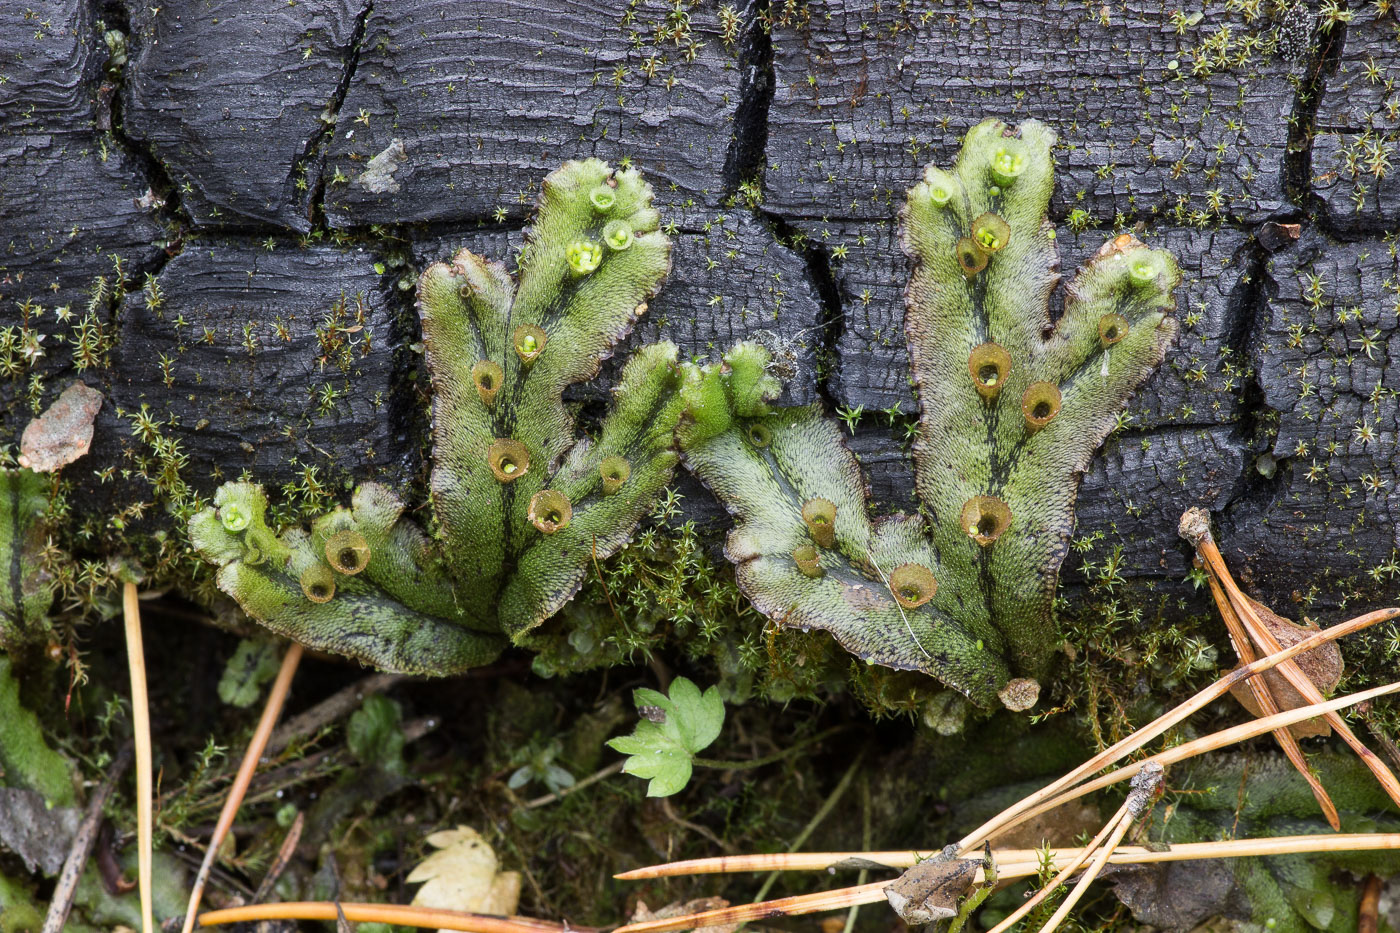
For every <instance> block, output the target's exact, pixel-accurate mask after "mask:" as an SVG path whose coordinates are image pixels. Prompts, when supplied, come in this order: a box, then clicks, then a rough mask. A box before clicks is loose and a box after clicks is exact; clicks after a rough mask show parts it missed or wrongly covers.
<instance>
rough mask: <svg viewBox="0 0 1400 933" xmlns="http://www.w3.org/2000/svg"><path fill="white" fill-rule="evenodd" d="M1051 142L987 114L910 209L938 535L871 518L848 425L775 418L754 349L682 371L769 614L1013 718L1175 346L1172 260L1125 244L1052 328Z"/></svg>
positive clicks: (912, 299) (757, 593)
mask: <svg viewBox="0 0 1400 933" xmlns="http://www.w3.org/2000/svg"><path fill="white" fill-rule="evenodd" d="M1053 142H1054V136H1053V134H1052V133H1051V132H1050V130H1049V129H1048V128H1046V127H1045V126H1043V125H1042V124H1040V123H1037V122H1035V121H1029V122H1027V123H1024V124H1022V125H1021V126H1020V127H1019V128H1012V127H1009V126H1007V125H1005V124H1003V123H1001V122H999V121H996V120H988V121H985V122H983V123H981V124H979V125H978V126H976V127H974V128H973V129H972V130H971V131H970V132H969V133H968V135H967V138H966V140H965V141H964V144H963V148H962V152H961V153H960V155H959V157H958V160H957V163H956V164H955V165H954V166H953V167H952V169H951V170H944V169H940V168H937V167H934V166H930V167H929V168H928V169H927V170H926V171H925V173H924V178H923V180H922V181H921V182H920V183H919V184H917V185H915V186H914V187H913V188H912V189H911V190H910V191H909V193H908V198H907V201H906V204H905V207H904V209H903V211H902V212H901V221H902V227H903V243H904V247H905V250H906V252H907V253H908V254H909V255H910V257H911V258H912V259H913V261H914V270H913V274H912V279H911V282H910V285H909V289H908V291H907V308H906V315H905V328H906V331H907V334H908V338H909V339H908V343H909V353H910V364H911V370H912V373H913V376H914V380H915V382H916V383H917V385H918V388H919V403H920V416H919V427H918V433H917V436H916V440H915V443H914V459H915V476H916V484H917V491H918V494H919V498H920V500H921V501H922V503H923V507H924V510H925V511H926V514H927V519H926V520H925V519H924V518H920V517H910V516H905V515H893V516H889V517H885V518H880V519H876V520H873V521H872V520H871V519H870V518H869V517H868V514H867V508H866V497H865V486H864V480H863V478H862V476H861V474H860V470H859V467H858V465H857V464H856V462H855V458H854V457H853V456H852V455H851V454H850V453H849V451H847V450H846V448H845V447H844V444H843V441H842V437H841V432H840V431H839V430H838V429H837V428H836V426H835V424H834V423H833V422H831V421H829V420H827V419H825V418H823V417H822V416H821V413H820V411H818V410H817V409H816V408H814V407H812V408H788V409H777V410H772V409H769V407H768V405H767V402H768V401H769V400H771V399H772V398H774V397H776V391H775V389H776V387H775V386H773V385H770V384H765V383H764V380H763V377H762V376H761V374H762V373H763V371H764V366H765V365H766V363H767V357H766V353H765V352H764V351H763V350H762V349H761V348H759V347H757V346H754V345H741V346H740V347H738V348H736V349H735V350H734V351H732V352H731V353H730V355H729V356H727V357H726V361H725V365H724V366H722V367H709V368H707V369H705V370H703V371H699V372H698V373H692V374H690V375H688V376H687V390H688V391H690V392H691V394H692V396H693V397H694V398H696V399H697V403H698V404H700V405H701V407H702V413H701V414H700V415H697V416H696V418H695V420H694V422H693V423H692V424H690V425H686V426H683V427H682V431H681V433H680V435H679V436H680V439H681V442H682V449H683V452H684V456H685V460H686V463H687V465H688V466H689V467H690V468H691V469H692V470H693V471H694V472H695V473H696V474H697V475H698V476H699V477H700V478H701V479H702V480H703V481H704V482H705V483H706V484H707V485H708V486H709V487H710V488H711V489H712V490H713V491H714V492H715V494H716V495H718V496H719V498H720V499H721V500H723V501H724V502H725V504H726V505H727V506H728V507H729V510H730V511H731V512H732V513H733V514H734V515H735V517H736V527H735V529H734V531H733V532H732V533H731V534H730V536H729V541H728V544H727V546H726V553H727V554H728V556H729V558H730V559H731V560H732V561H733V562H734V563H735V565H736V568H737V569H736V572H737V576H738V581H739V585H740V587H741V588H742V589H743V590H744V592H745V593H746V594H747V595H748V596H749V598H750V599H751V600H752V601H753V602H754V605H755V606H756V607H758V608H759V610H760V611H762V612H764V613H765V614H766V615H768V616H769V617H771V618H772V619H774V620H775V621H777V622H778V623H779V624H781V625H788V626H793V627H796V628H801V629H811V628H819V629H825V630H827V631H830V632H831V633H832V634H834V635H835V636H836V637H837V639H838V640H840V641H841V643H842V644H843V645H845V646H846V647H847V648H848V649H849V650H851V651H852V652H853V653H855V654H857V655H859V656H861V657H863V658H865V659H867V660H868V661H870V662H872V663H880V664H886V665H889V666H891V667H897V668H912V669H917V670H922V671H925V672H927V673H929V674H932V675H933V676H935V677H938V678H939V679H940V680H942V681H943V682H944V683H946V684H948V685H949V686H951V687H954V688H956V689H957V690H959V691H961V692H963V693H964V694H966V695H967V696H969V697H970V698H971V699H972V700H974V701H975V702H977V703H979V704H982V705H990V704H992V703H994V702H996V701H997V700H998V699H1000V701H1001V702H1002V703H1004V704H1005V705H1007V706H1010V707H1012V708H1014V709H1024V708H1028V707H1029V706H1030V705H1033V704H1034V702H1035V700H1036V695H1037V692H1038V686H1037V683H1036V678H1039V677H1042V676H1043V675H1044V673H1045V669H1046V666H1047V665H1048V662H1049V659H1050V655H1051V652H1052V650H1053V646H1054V645H1055V644H1056V641H1057V637H1056V632H1055V622H1054V619H1053V615H1052V601H1053V595H1054V588H1055V581H1056V577H1057V574H1058V571H1059V566H1060V563H1061V561H1062V560H1063V558H1064V554H1065V551H1066V548H1067V544H1068V537H1069V532H1070V529H1071V526H1072V523H1073V505H1074V497H1075V494H1076V492H1077V491H1078V486H1079V480H1080V477H1081V475H1082V473H1083V471H1084V469H1085V468H1086V467H1087V466H1088V464H1089V460H1090V458H1091V457H1092V456H1093V453H1094V451H1095V450H1096V449H1097V448H1098V446H1099V444H1100V443H1102V441H1103V439H1104V437H1106V436H1107V434H1108V432H1109V431H1110V430H1111V429H1112V427H1113V425H1114V423H1115V421H1116V416H1117V414H1118V412H1119V411H1120V410H1121V409H1122V408H1123V407H1124V405H1125V404H1126V403H1127V401H1128V399H1129V398H1130V397H1131V396H1132V394H1133V393H1134V391H1135V390H1136V389H1137V388H1138V386H1140V385H1141V384H1142V383H1143V382H1144V381H1145V380H1146V379H1147V378H1148V376H1150V375H1151V373H1152V372H1153V371H1154V370H1155V368H1156V367H1157V366H1158V365H1159V364H1160V363H1161V361H1162V358H1163V356H1164V355H1165V353H1166V349H1167V346H1168V345H1169V344H1170V343H1171V341H1172V339H1173V337H1174V336H1175V334H1176V321H1175V319H1174V318H1172V317H1171V316H1170V312H1171V311H1172V310H1173V308H1174V302H1173V299H1172V291H1173V289H1174V288H1175V286H1176V284H1177V280H1178V274H1177V270H1176V264H1175V262H1174V261H1173V260H1172V258H1171V256H1170V255H1168V254H1166V253H1164V252H1161V251H1157V250H1151V249H1148V248H1147V247H1145V246H1143V245H1142V244H1141V243H1139V242H1138V241H1137V240H1136V239H1134V238H1132V237H1130V236H1122V237H1117V238H1115V239H1114V240H1112V241H1110V242H1109V243H1107V244H1105V245H1104V247H1103V248H1102V249H1101V250H1099V252H1098V253H1097V254H1096V255H1095V256H1094V257H1093V258H1092V259H1091V260H1090V261H1089V262H1088V263H1087V264H1086V265H1085V266H1084V267H1083V268H1082V269H1081V270H1080V271H1079V273H1078V274H1077V275H1076V277H1075V279H1074V281H1073V283H1072V284H1071V286H1070V288H1069V290H1068V291H1067V294H1066V302H1065V313H1064V315H1063V316H1062V317H1061V318H1060V320H1059V321H1058V322H1057V323H1056V324H1055V325H1054V326H1053V327H1052V326H1051V321H1050V318H1049V313H1048V305H1049V298H1050V292H1051V289H1052V288H1053V287H1054V286H1055V284H1056V282H1057V280H1058V276H1057V275H1056V269H1057V267H1058V256H1057V251H1056V247H1055V242H1054V231H1053V228H1052V227H1051V226H1050V224H1049V223H1047V222H1046V219H1045V213H1046V207H1047V205H1048V203H1049V198H1050V193H1051V189H1052V187H1053V162H1052V159H1051V156H1050V148H1051V145H1052V143H1053ZM756 389H757V391H755V390H756ZM704 406H708V408H706V407H704Z"/></svg>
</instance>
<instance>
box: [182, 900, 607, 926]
mask: <svg viewBox="0 0 1400 933" xmlns="http://www.w3.org/2000/svg"><path fill="white" fill-rule="evenodd" d="M337 910H340V911H343V912H344V914H345V918H346V919H347V920H350V921H352V922H354V923H391V924H397V925H399V926H411V927H430V928H436V929H441V930H465V931H467V933H597V929H598V928H597V927H580V926H573V925H565V924H562V923H550V922H549V921H547V920H535V919H533V918H530V917H497V916H493V915H491V914H473V913H468V912H467V911H465V910H441V909H438V908H431V907H408V906H403V905H399V904H349V903H345V902H337V901H289V902H287V903H284V904H249V905H247V906H246V907H230V908H227V909H225V910H211V911H209V912H208V913H205V914H202V915H201V916H200V918H199V925H200V926H204V927H212V926H218V925H219V924H223V923H247V922H249V921H253V920H335V919H336V912H337Z"/></svg>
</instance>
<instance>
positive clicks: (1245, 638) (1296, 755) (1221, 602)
mask: <svg viewBox="0 0 1400 933" xmlns="http://www.w3.org/2000/svg"><path fill="white" fill-rule="evenodd" d="M1206 580H1207V582H1209V584H1210V593H1211V596H1212V597H1213V598H1214V599H1215V605H1216V606H1217V607H1218V608H1219V609H1220V617H1221V618H1222V619H1224V620H1225V629H1226V631H1228V632H1229V633H1230V641H1231V643H1232V644H1233V645H1234V646H1235V654H1237V655H1239V658H1240V661H1242V662H1243V663H1245V664H1249V663H1251V662H1253V661H1254V660H1256V656H1255V654H1254V646H1253V645H1252V644H1250V640H1249V635H1248V633H1247V631H1246V629H1245V625H1244V622H1242V621H1241V620H1240V618H1239V615H1238V614H1237V613H1236V612H1235V607H1234V604H1233V603H1231V602H1230V600H1229V598H1228V597H1227V596H1226V595H1225V593H1224V592H1223V591H1222V590H1221V588H1220V583H1219V581H1217V580H1216V579H1215V575H1214V574H1207V575H1206ZM1246 683H1247V684H1248V685H1249V692H1250V693H1251V694H1252V695H1253V696H1254V702H1256V703H1258V704H1259V711H1260V712H1261V713H1263V714H1264V715H1265V716H1272V715H1273V714H1274V713H1277V712H1279V705H1278V703H1277V702H1276V701H1275V700H1274V695H1273V693H1272V692H1270V690H1269V685H1268V682H1267V681H1266V680H1265V679H1264V678H1263V677H1251V678H1250V679H1249V680H1247V681H1246ZM1319 696H1320V694H1319ZM1274 741H1276V742H1278V744H1279V748H1281V749H1283V754H1284V755H1285V756H1286V757H1287V758H1288V761H1289V763H1290V764H1292V765H1293V768H1294V770H1295V771H1297V772H1298V773H1299V774H1301V775H1302V776H1303V780H1305V781H1307V782H1308V787H1309V788H1310V789H1311V790H1312V793H1313V797H1314V798H1315V799H1316V800H1317V805H1318V806H1319V807H1321V808H1322V815H1323V816H1325V817H1326V818H1327V825H1329V826H1331V827H1332V832H1334V833H1336V832H1341V830H1342V818H1341V815H1340V814H1338V813H1337V805H1336V804H1334V803H1333V802H1332V797H1331V795H1329V794H1328V793H1327V788H1325V787H1323V786H1322V779H1321V778H1319V777H1318V776H1317V775H1316V774H1314V773H1313V770H1312V768H1311V767H1309V766H1308V759H1307V757H1306V756H1304V755H1303V749H1302V747H1301V746H1299V745H1298V740H1297V739H1296V738H1295V737H1294V735H1293V733H1292V731H1291V730H1289V729H1279V730H1278V731H1276V732H1275V733H1274Z"/></svg>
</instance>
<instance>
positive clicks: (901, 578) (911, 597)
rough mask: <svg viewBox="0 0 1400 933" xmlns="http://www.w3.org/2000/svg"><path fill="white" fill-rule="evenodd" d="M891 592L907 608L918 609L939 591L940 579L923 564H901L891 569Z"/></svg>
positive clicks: (896, 600)
mask: <svg viewBox="0 0 1400 933" xmlns="http://www.w3.org/2000/svg"><path fill="white" fill-rule="evenodd" d="M890 592H891V593H893V594H894V598H895V602H897V603H899V604H900V605H901V606H903V607H904V608H905V609H918V608H919V607H920V606H922V605H923V604H924V603H926V602H928V601H929V600H930V599H933V594H934V593H937V592H938V580H937V579H936V578H935V577H934V575H933V571H931V570H929V569H928V568H927V567H925V566H924V565H923V564H900V565H899V566H898V567H896V568H894V570H892V571H890Z"/></svg>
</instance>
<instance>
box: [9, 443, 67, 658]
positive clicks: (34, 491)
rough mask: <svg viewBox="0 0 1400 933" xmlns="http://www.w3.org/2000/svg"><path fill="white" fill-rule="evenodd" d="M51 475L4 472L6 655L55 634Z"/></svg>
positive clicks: (29, 646)
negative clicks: (48, 550)
mask: <svg viewBox="0 0 1400 933" xmlns="http://www.w3.org/2000/svg"><path fill="white" fill-rule="evenodd" d="M50 485H51V484H50V482H49V479H48V477H46V476H43V475H41V474H39V473H35V472H34V471H33V470H5V469H0V652H11V653H18V652H19V651H20V650H21V649H24V648H33V647H35V646H36V645H40V644H43V643H44V642H45V641H47V639H48V638H49V637H50V636H51V635H52V634H53V627H52V626H51V625H50V623H49V618H48V613H49V606H50V605H51V604H52V603H53V594H54V589H55V581H54V579H53V576H52V575H51V574H50V573H49V572H48V571H47V570H46V569H45V568H44V564H43V552H44V548H45V542H46V539H47V536H48V528H47V524H46V522H45V518H46V516H47V515H48V510H49V487H50Z"/></svg>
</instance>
